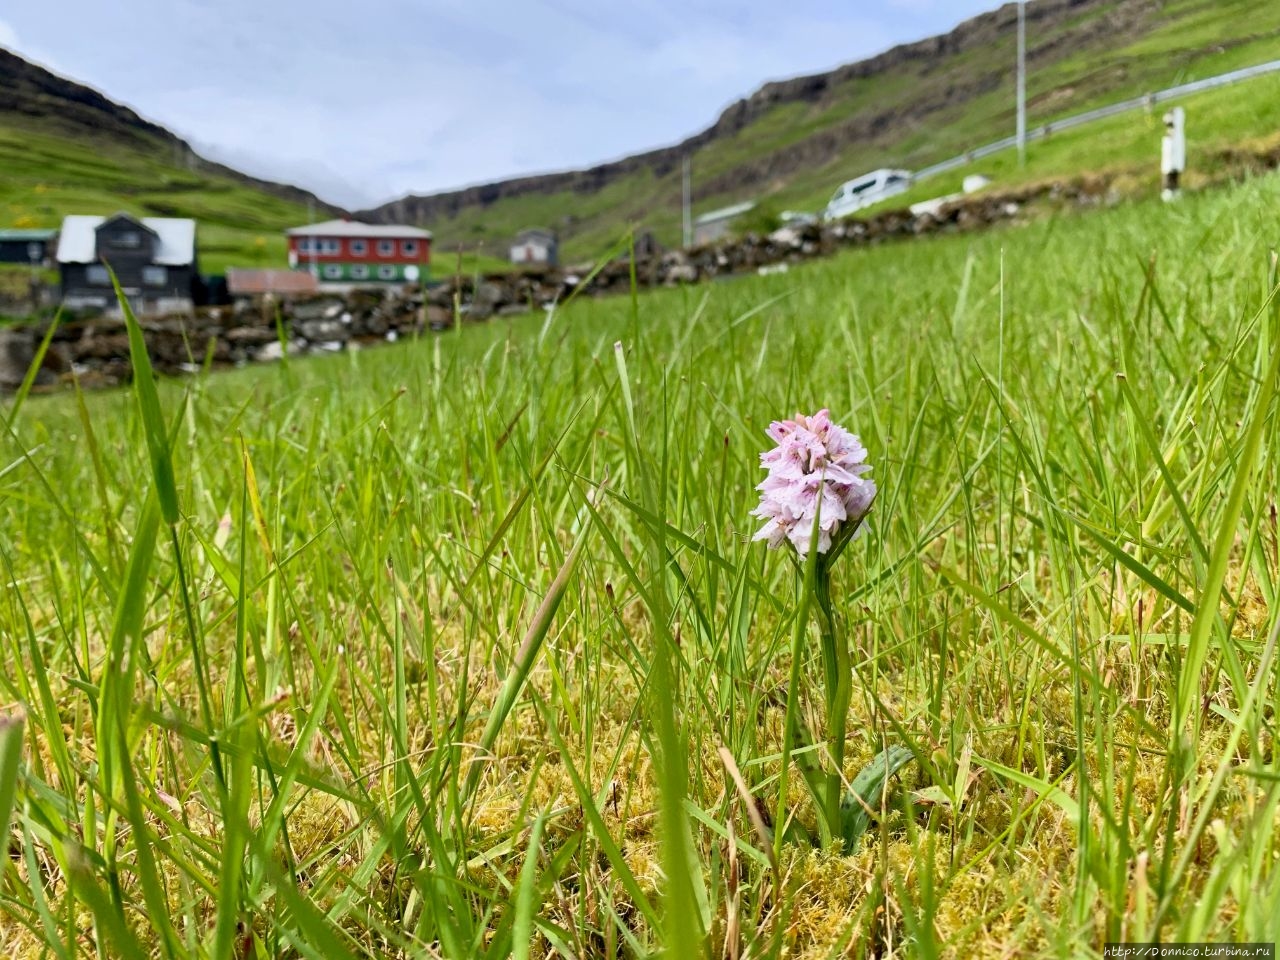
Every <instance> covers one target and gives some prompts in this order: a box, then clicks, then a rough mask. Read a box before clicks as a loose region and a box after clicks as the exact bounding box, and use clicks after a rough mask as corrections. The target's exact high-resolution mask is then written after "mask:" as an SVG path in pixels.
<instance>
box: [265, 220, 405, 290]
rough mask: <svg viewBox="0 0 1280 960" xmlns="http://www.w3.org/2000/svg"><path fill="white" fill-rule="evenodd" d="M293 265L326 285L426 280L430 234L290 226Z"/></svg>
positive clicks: (379, 227)
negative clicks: (291, 227) (308, 272)
mask: <svg viewBox="0 0 1280 960" xmlns="http://www.w3.org/2000/svg"><path fill="white" fill-rule="evenodd" d="M285 235H286V236H287V237H288V238H289V266H290V267H293V268H294V269H296V270H308V271H310V272H311V273H312V274H313V275H314V276H315V278H316V280H317V281H318V282H319V284H320V288H321V289H334V288H346V287H359V286H366V285H378V284H405V283H422V282H424V281H425V280H426V279H427V267H428V266H429V265H430V263H431V233H430V231H427V230H419V229H418V228H417V227H402V226H388V225H385V224H374V223H358V222H357V221H355V220H329V221H326V222H325V223H315V224H312V225H311V226H307V227H294V228H293V229H292V230H286V231H285Z"/></svg>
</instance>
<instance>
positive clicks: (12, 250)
mask: <svg viewBox="0 0 1280 960" xmlns="http://www.w3.org/2000/svg"><path fill="white" fill-rule="evenodd" d="M57 235H58V231H57V230H0V263H26V264H30V265H31V266H33V267H43V266H44V265H45V264H46V262H47V261H48V259H49V254H50V253H52V251H51V250H50V249H49V248H50V246H51V245H52V244H53V238H54V237H56V236H57Z"/></svg>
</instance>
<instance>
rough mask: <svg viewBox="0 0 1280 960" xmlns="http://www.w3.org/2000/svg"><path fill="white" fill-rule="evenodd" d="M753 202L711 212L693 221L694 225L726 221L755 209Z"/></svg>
mask: <svg viewBox="0 0 1280 960" xmlns="http://www.w3.org/2000/svg"><path fill="white" fill-rule="evenodd" d="M755 205H756V204H755V201H754V200H748V201H747V202H746V203H735V204H734V205H733V206H732V207H722V208H721V209H719V210H712V211H711V212H710V213H704V214H703V215H702V216H700V217H698V218H697V219H696V220H694V221H693V222H694V223H714V222H715V221H717V220H728V219H730V218H732V217H736V216H738V215H739V214H743V213H746V212H747V211H748V210H751V209H752V208H754V207H755Z"/></svg>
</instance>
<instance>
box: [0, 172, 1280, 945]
mask: <svg viewBox="0 0 1280 960" xmlns="http://www.w3.org/2000/svg"><path fill="white" fill-rule="evenodd" d="M1278 204H1280V179H1278V178H1276V177H1274V176H1273V177H1269V178H1264V179H1258V180H1255V181H1253V182H1250V183H1248V184H1245V185H1243V186H1241V187H1239V188H1237V189H1232V190H1225V191H1216V192H1213V193H1207V194H1203V195H1192V196H1188V197H1186V198H1185V199H1184V200H1183V201H1182V202H1180V203H1178V204H1172V205H1160V204H1157V203H1146V202H1144V203H1135V204H1129V205H1123V206H1121V207H1118V208H1116V209H1113V210H1108V211H1105V212H1098V213H1092V214H1088V215H1062V216H1058V217H1052V218H1044V219H1041V220H1038V221H1037V222H1034V223H1031V224H1028V225H1024V226H1019V227H1011V228H1008V229H1002V230H996V231H991V232H988V233H984V234H982V235H980V236H951V237H937V238H931V239H926V240H921V241H918V242H913V243H909V244H895V245H885V246H880V247H876V248H870V249H865V250H860V251H856V252H850V253H846V254H844V255H842V256H840V257H837V258H835V259H831V260H828V261H823V262H817V263H813V264H810V265H807V266H804V267H801V268H798V269H796V270H793V271H792V272H790V273H788V274H785V275H775V276H771V277H767V278H750V279H743V280H737V281H731V282H724V283H718V284H712V285H709V286H703V287H695V288H688V289H682V290H672V291H662V292H657V293H652V294H645V295H643V296H639V297H637V298H635V299H634V300H631V299H628V298H621V299H610V300H599V301H591V302H585V301H584V302H578V303H573V304H569V305H568V306H566V307H565V308H563V309H561V310H558V311H557V312H555V313H554V314H551V315H549V316H548V317H546V319H545V320H543V319H541V318H539V319H536V320H535V319H528V318H524V319H519V320H515V321H511V322H494V323H491V324H488V325H485V326H467V327H460V328H457V329H455V330H454V331H452V332H450V333H448V334H445V335H441V336H438V337H429V338H425V339H423V340H422V341H419V342H415V343H409V344H402V345H397V346H395V347H388V348H383V349H378V350H370V351H364V352H357V353H352V354H347V355H340V356H333V357H328V358H321V359H310V360H306V361H292V362H289V363H287V364H281V365H277V366H271V367H258V368H254V369H246V370H242V371H237V372H232V373H228V374H216V375H210V376H201V377H196V378H193V379H190V380H186V381H181V382H165V383H162V384H161V386H160V389H159V393H158V402H157V400H156V397H155V396H154V392H153V391H149V390H148V389H145V385H146V384H149V383H150V382H151V381H150V379H149V378H143V380H142V381H141V382H142V383H143V384H144V388H143V389H139V390H138V391H137V395H136V396H135V395H134V393H132V392H116V393H99V394H93V395H86V396H83V397H82V396H79V395H69V394H64V395H59V396H53V397H29V398H27V399H26V401H25V403H24V404H23V405H22V406H21V407H20V409H18V410H16V411H13V410H11V409H7V410H6V412H5V416H6V419H8V420H9V421H10V429H9V430H8V431H6V436H5V439H4V440H3V443H4V445H5V446H4V450H5V452H4V453H3V455H0V563H3V565H4V576H5V580H6V582H7V584H8V589H6V590H5V592H4V594H3V597H2V598H0V637H3V640H2V641H0V642H3V644H4V653H3V655H4V658H5V662H6V664H7V665H8V668H7V669H6V670H5V671H3V672H0V702H5V703H7V704H8V706H7V707H5V708H4V711H3V712H4V713H6V714H9V715H10V716H12V715H14V714H15V713H16V711H17V710H19V709H21V710H23V711H25V716H26V739H25V741H23V742H24V744H25V746H24V748H23V749H22V751H21V753H22V763H21V769H20V772H19V773H18V774H17V790H16V804H15V806H14V810H15V813H14V817H13V821H12V822H13V826H12V835H11V856H10V857H8V858H5V859H4V860H0V955H4V956H16V957H23V958H26V957H72V956H76V957H80V956H84V957H88V956H95V955H97V956H103V955H123V956H143V955H150V956H159V957H187V956H207V957H215V958H219V960H223V958H229V957H255V958H258V957H261V958H266V957H309V958H320V957H323V958H327V960H331V958H350V957H360V958H373V957H414V958H418V957H422V958H428V957H465V956H492V957H506V956H513V957H518V958H527V957H549V956H561V957H636V956H647V955H652V954H655V953H657V952H660V951H661V952H664V955H666V956H669V957H697V956H707V957H734V958H738V957H783V956H787V957H806V958H817V957H835V956H844V955H852V956H877V957H973V956H983V957H986V956H991V957H995V956H1006V957H1007V956H1018V957H1036V956H1045V957H1062V958H1074V957H1082V956H1097V955H1099V954H1100V951H1101V948H1102V945H1103V944H1104V943H1105V942H1106V941H1110V940H1130V941H1142V940H1151V939H1155V938H1157V937H1159V938H1161V939H1163V940H1166V941H1180V940H1244V941H1274V940H1275V939H1276V938H1277V934H1278V933H1280V929H1278V928H1280V921H1278V920H1277V918H1278V917H1280V868H1278V866H1277V856H1278V855H1280V830H1278V827H1280V820H1278V816H1280V807H1278V801H1280V758H1278V757H1277V754H1276V752H1275V733H1276V731H1275V723H1276V708H1277V697H1278V693H1280V686H1278V678H1277V670H1276V658H1275V652H1276V642H1277V630H1278V629H1280V628H1278V624H1280V619H1278V616H1277V605H1276V602H1275V598H1276V589H1277V584H1278V583H1280V557H1278V556H1277V549H1278V548H1277V521H1276V493H1275V491H1276V490H1277V487H1278V485H1280V449H1278V448H1277V444H1276V438H1277V433H1278V431H1277V416H1278V414H1277V410H1276V406H1277V403H1276V398H1275V394H1276V391H1277V379H1278V378H1280V373H1278V370H1277V363H1278V362H1280V361H1278V360H1277V358H1280V311H1277V309H1276V305H1275V303H1274V302H1271V301H1269V291H1270V290H1271V289H1273V285H1274V284H1275V282H1276V280H1275V271H1274V268H1273V266H1272V260H1271V249H1272V247H1273V246H1275V245H1276V243H1277V241H1278V240H1280V238H1278V237H1277V234H1276V228H1275V213H1274V212H1275V210H1276V209H1277V205H1278ZM615 342H616V343H618V344H620V347H618V348H616V349H615V346H614V345H615ZM824 406H825V407H830V408H831V410H832V413H833V416H834V417H835V419H836V420H838V421H839V422H842V423H844V424H845V425H847V426H848V427H850V428H851V429H852V430H854V431H855V432H857V433H859V434H860V435H861V437H862V439H863V441H864V442H865V444H866V446H867V448H868V450H869V451H870V459H871V461H872V462H873V463H874V465H875V469H874V476H875V478H876V480H877V483H878V484H879V488H880V495H879V498H878V501H877V502H876V504H875V506H874V509H873V511H872V514H871V519H870V523H869V530H868V532H867V534H866V535H865V536H864V537H862V538H861V539H859V540H857V541H855V542H854V543H853V544H852V545H851V546H850V547H849V548H848V551H847V553H846V555H845V557H844V558H842V559H841V562H840V565H839V566H837V568H836V570H835V577H834V586H833V596H834V599H835V606H836V613H837V619H838V620H839V621H840V622H841V623H842V624H843V627H842V629H843V631H844V636H846V637H847V638H848V643H849V647H850V652H851V657H852V668H851V672H852V699H851V702H850V706H849V709H848V713H847V721H848V723H849V729H850V731H851V736H850V738H849V741H848V743H847V751H846V760H845V765H844V768H843V770H842V771H840V773H841V774H842V775H843V776H844V777H846V778H847V779H848V780H850V781H854V780H856V778H857V776H858V774H859V772H860V771H862V770H863V769H864V768H865V767H866V766H867V764H868V763H869V762H870V761H871V759H872V758H873V757H874V756H875V755H876V754H878V753H879V752H880V751H881V750H882V749H883V748H885V747H886V746H901V747H905V748H906V749H908V750H909V751H910V753H911V758H912V759H911V762H909V763H908V764H907V765H906V766H905V768H904V769H903V770H902V771H901V772H900V773H899V774H898V775H897V776H896V777H895V778H894V779H893V780H892V781H890V782H889V783H888V784H887V785H886V786H885V788H884V790H883V791H882V792H880V793H878V794H877V795H876V796H875V797H874V803H873V804H872V806H874V808H875V810H874V816H872V817H871V818H870V823H871V828H870V831H869V832H868V834H867V836H866V838H865V839H864V840H862V841H861V842H860V843H859V844H858V845H857V847H856V849H848V850H845V849H841V848H840V846H839V845H838V844H836V845H834V846H828V847H827V848H825V849H818V848H815V847H811V846H808V845H805V844H801V843H792V842H785V843H784V842H781V841H782V839H783V837H784V834H783V831H782V830H781V829H777V830H775V829H774V828H775V827H780V826H781V825H783V824H787V823H793V824H799V825H801V826H802V827H804V828H806V829H808V830H810V831H812V830H813V829H814V824H815V809H814V807H813V805H812V803H811V802H810V800H809V798H808V795H807V794H806V793H805V791H804V788H803V784H802V782H801V778H800V776H799V775H798V774H797V772H796V770H797V764H795V763H790V764H785V765H784V763H783V762H782V761H783V757H784V754H789V755H791V756H792V757H793V758H795V757H796V754H795V753H794V752H793V748H794V747H795V746H796V745H795V744H794V743H792V742H790V740H791V738H789V737H788V736H787V735H786V734H785V733H784V731H785V729H786V725H785V723H784V715H785V714H786V713H787V711H788V709H789V707H792V706H794V707H798V708H799V714H798V715H799V717H800V718H801V721H802V723H803V724H804V726H805V727H806V728H807V729H808V731H809V735H810V736H813V737H816V738H817V742H819V743H821V739H822V737H823V727H824V720H823V719H822V717H821V712H820V710H819V703H820V695H819V691H820V689H821V685H822V678H821V672H822V671H821V667H820V660H819V654H818V632H817V629H816V626H817V625H816V624H814V623H812V622H811V618H808V617H804V616H802V615H801V610H802V609H805V608H808V606H809V604H808V601H807V600H806V599H805V598H804V595H803V593H802V591H800V590H799V589H798V587H799V577H798V575H797V573H796V571H795V567H794V565H793V564H792V563H789V562H788V561H787V558H786V557H785V556H784V555H782V554H779V553H771V552H769V551H767V550H766V549H765V548H764V546H763V545H762V544H759V543H752V542H750V535H751V533H752V532H753V530H754V529H755V522H754V521H753V520H752V519H751V517H749V515H748V513H749V511H750V510H751V508H752V507H753V506H754V504H755V502H756V494H755V491H754V490H753V487H754V485H755V484H756V483H757V482H759V480H760V479H761V471H760V469H759V462H758V454H759V453H760V451H762V450H763V449H764V448H765V447H766V446H768V445H769V441H768V440H767V439H766V437H765V436H764V434H763V430H764V428H765V427H766V426H767V425H768V423H769V421H770V420H771V419H774V418H778V417H785V416H790V415H792V414H794V413H795V412H796V411H797V410H801V411H804V412H812V411H813V410H815V409H817V408H819V407H824ZM793 651H796V652H797V654H798V655H795V656H793ZM526 678H527V682H524V683H522V681H523V680H525V679H526ZM12 729H13V727H12V722H11V723H10V724H9V726H8V727H6V726H5V725H4V724H0V821H3V820H4V819H5V816H4V808H5V806H6V805H7V804H6V802H5V800H6V791H5V783H6V778H5V774H4V771H5V770H6V763H5V758H6V756H13V755H14V753H13V751H12V749H8V750H6V743H11V742H12V741H13V738H14V734H13V733H12V732H11V731H12ZM721 748H723V751H722V750H721ZM800 753H801V754H806V755H807V756H808V758H809V760H810V761H813V760H814V758H815V756H816V754H815V753H814V751H805V750H801V751H800ZM818 753H821V750H820V749H819V751H818ZM818 761H819V762H821V758H820V757H819V758H818ZM735 778H737V779H739V780H740V781H741V783H740V785H738V784H735ZM748 794H749V795H750V797H751V800H752V804H751V806H750V807H748V805H747V804H746V803H745V802H744V797H745V796H746V795H748ZM95 945H97V946H96V948H95ZM95 949H97V950H98V951H100V952H98V953H95Z"/></svg>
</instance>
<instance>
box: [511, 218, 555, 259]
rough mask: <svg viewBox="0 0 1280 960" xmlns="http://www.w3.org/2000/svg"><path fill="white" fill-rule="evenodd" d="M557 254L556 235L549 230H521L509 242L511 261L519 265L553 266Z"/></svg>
mask: <svg viewBox="0 0 1280 960" xmlns="http://www.w3.org/2000/svg"><path fill="white" fill-rule="evenodd" d="M558 255H559V250H558V245H557V243H556V235H555V234H554V233H552V232H551V231H550V230H543V229H541V228H537V227H535V228H532V229H529V230H522V231H521V232H520V233H518V234H517V235H516V239H515V242H514V243H512V244H511V262H512V263H515V264H520V265H521V266H538V267H554V266H555V265H556V262H557V258H558Z"/></svg>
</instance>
